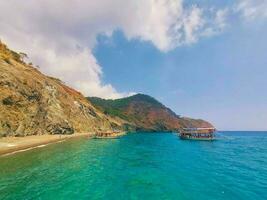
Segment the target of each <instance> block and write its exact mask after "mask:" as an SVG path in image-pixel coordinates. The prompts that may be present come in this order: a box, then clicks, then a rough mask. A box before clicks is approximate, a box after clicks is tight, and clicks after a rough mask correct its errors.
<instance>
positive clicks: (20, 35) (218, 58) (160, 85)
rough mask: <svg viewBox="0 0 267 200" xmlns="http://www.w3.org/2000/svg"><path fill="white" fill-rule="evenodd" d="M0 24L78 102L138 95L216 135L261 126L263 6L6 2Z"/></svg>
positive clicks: (266, 46)
mask: <svg viewBox="0 0 267 200" xmlns="http://www.w3.org/2000/svg"><path fill="white" fill-rule="evenodd" d="M18 19H19V20H18ZM0 27H1V29H0V39H1V40H2V41H3V42H5V43H7V44H8V46H9V47H10V48H12V49H14V50H16V51H19V52H25V53H27V54H28V56H29V62H32V63H34V64H36V65H39V66H40V70H41V71H42V72H43V73H45V74H47V75H50V76H54V77H57V78H60V79H61V80H62V81H64V82H65V83H66V84H67V85H69V86H71V87H73V88H75V89H76V90H79V91H80V92H82V93H83V94H84V95H85V96H98V97H102V98H113V99H114V98H120V97H125V96H129V95H131V94H132V93H138V92H139V93H145V94H149V95H151V96H154V97H155V98H157V99H158V100H160V101H161V102H163V103H164V104H165V105H167V106H168V107H170V108H171V109H173V110H174V111H175V112H176V113H177V114H181V115H184V116H189V117H194V118H203V119H206V120H208V121H210V122H212V123H213V124H214V125H215V126H216V127H217V128H219V129H221V130H267V123H266V122H267V104H266V102H267V101H266V100H267V92H266V85H267V79H266V77H267V68H266V64H267V59H266V52H267V41H266V35H267V1H266V0H223V1H222V0H127V1H125V0H97V1H93V0H91V1H79V0H69V1H68V4H66V3H65V1H63V0H40V1H36V0H27V1H24V2H23V3H22V2H21V0H8V1H0Z"/></svg>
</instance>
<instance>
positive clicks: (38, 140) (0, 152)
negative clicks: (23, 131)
mask: <svg viewBox="0 0 267 200" xmlns="http://www.w3.org/2000/svg"><path fill="white" fill-rule="evenodd" d="M93 135H94V133H74V134H72V135H33V136H25V137H3V138H0V157H2V156H7V155H10V154H14V153H18V152H21V151H26V150H30V149H34V148H37V147H43V146H46V145H48V144H53V143H58V142H63V141H65V140H68V139H71V138H77V137H88V138H92V137H93Z"/></svg>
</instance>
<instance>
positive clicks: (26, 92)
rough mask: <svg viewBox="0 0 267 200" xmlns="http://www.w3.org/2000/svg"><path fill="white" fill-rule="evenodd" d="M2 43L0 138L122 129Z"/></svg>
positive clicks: (0, 65)
mask: <svg viewBox="0 0 267 200" xmlns="http://www.w3.org/2000/svg"><path fill="white" fill-rule="evenodd" d="M24 56H25V54H19V53H16V52H14V51H11V50H10V49H8V48H7V46H6V45H4V44H3V43H1V41H0V91H1V92H0V137H1V136H11V135H14V136H24V135H36V134H72V133H74V132H91V131H110V130H112V129H114V128H115V129H120V127H121V125H122V124H121V123H122V122H121V121H120V120H115V119H113V118H111V117H109V116H106V115H105V114H103V113H102V112H101V111H100V110H98V109H96V108H95V107H94V106H93V105H92V104H91V103H90V102H89V101H87V100H86V98H85V97H84V96H83V95H82V94H81V93H79V92H77V91H75V90H74V89H72V88H70V87H68V86H66V85H64V84H63V83H62V82H61V81H60V80H58V79H55V78H51V77H48V76H45V75H44V74H42V73H41V72H40V71H38V70H37V69H36V68H34V67H33V66H32V64H26V63H25V62H24V61H23V57H24Z"/></svg>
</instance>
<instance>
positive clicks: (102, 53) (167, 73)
mask: <svg viewBox="0 0 267 200" xmlns="http://www.w3.org/2000/svg"><path fill="white" fill-rule="evenodd" d="M266 35H267V24H266V23H259V24H255V23H247V24H242V23H241V24H235V26H231V27H228V29H227V30H226V31H225V32H224V33H221V34H220V35H217V36H215V37H212V38H207V39H203V40H201V41H199V42H198V43H197V44H193V45H189V46H182V47H178V48H175V49H174V50H172V51H170V52H167V53H162V52H161V51H159V50H157V49H156V48H155V47H154V46H153V45H152V44H151V43H149V42H142V41H139V40H132V41H128V40H127V39H126V38H125V36H124V35H123V33H122V32H121V31H117V32H116V33H114V34H113V36H112V37H105V36H99V37H98V45H97V46H96V48H95V49H94V55H95V56H96V58H97V60H98V62H99V63H100V65H101V66H103V70H104V81H105V82H107V83H112V84H113V85H114V87H115V88H117V89H118V90H119V91H135V92H140V93H145V94H149V95H152V96H154V97H156V98H157V99H159V100H160V101H162V102H163V103H164V104H165V105H167V106H169V107H170V108H172V109H173V110H174V111H175V112H176V113H178V114H182V115H184V116H191V117H196V118H203V119H207V120H210V121H211V122H213V123H214V124H215V125H216V126H217V127H218V128H219V129H222V130H267V103H266V102H267V91H266V89H267V59H266V56H267V54H266V52H267V40H266Z"/></svg>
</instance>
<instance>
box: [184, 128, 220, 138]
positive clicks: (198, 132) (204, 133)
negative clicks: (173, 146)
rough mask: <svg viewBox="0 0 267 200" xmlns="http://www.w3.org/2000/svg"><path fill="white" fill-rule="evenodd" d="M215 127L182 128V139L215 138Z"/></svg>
mask: <svg viewBox="0 0 267 200" xmlns="http://www.w3.org/2000/svg"><path fill="white" fill-rule="evenodd" d="M215 132H216V129H215V128H183V129H181V130H180V138H181V139H182V140H204V141H210V140H215V139H216V138H215Z"/></svg>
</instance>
